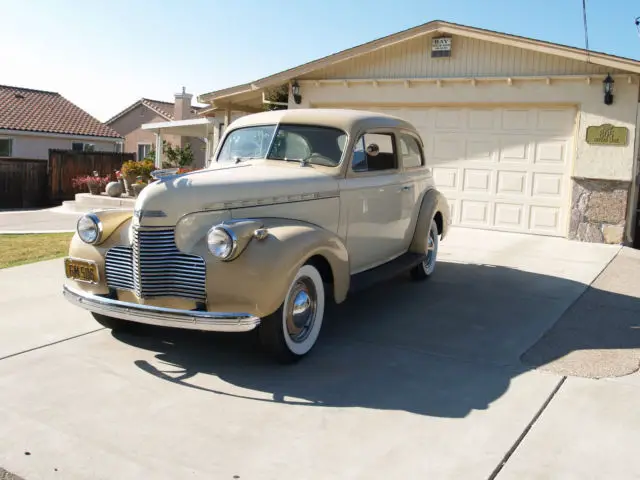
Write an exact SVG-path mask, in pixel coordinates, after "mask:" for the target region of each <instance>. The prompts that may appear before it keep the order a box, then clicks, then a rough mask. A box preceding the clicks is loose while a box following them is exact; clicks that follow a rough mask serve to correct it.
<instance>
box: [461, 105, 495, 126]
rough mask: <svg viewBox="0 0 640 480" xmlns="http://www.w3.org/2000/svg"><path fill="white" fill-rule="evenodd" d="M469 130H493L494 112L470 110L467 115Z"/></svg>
mask: <svg viewBox="0 0 640 480" xmlns="http://www.w3.org/2000/svg"><path fill="white" fill-rule="evenodd" d="M468 118H469V130H471V131H474V130H494V129H495V128H496V126H495V110H490V109H487V110H483V109H477V110H470V111H469V114H468Z"/></svg>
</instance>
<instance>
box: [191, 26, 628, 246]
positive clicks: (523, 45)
mask: <svg viewBox="0 0 640 480" xmlns="http://www.w3.org/2000/svg"><path fill="white" fill-rule="evenodd" d="M609 74H610V77H608V75H609ZM639 74H640V62H638V61H636V60H632V59H627V58H621V57H616V56H613V55H607V54H603V53H597V52H586V51H585V50H583V49H579V48H572V47H568V46H564V45H558V44H553V43H549V42H544V41H539V40H534V39H530V38H523V37H518V36H514V35H508V34H505V33H499V32H494V31H488V30H483V29H479V28H472V27H468V26H464V25H457V24H452V23H447V22H442V21H433V22H430V23H426V24H423V25H420V26H417V27H415V28H411V29H409V30H405V31H401V32H399V33H396V34H393V35H389V36H387V37H384V38H380V39H377V40H374V41H372V42H369V43H366V44H363V45H360V46H356V47H353V48H350V49H348V50H344V51H342V52H339V53H336V54H333V55H330V56H327V57H324V58H321V59H319V60H315V61H312V62H309V63H306V64H304V65H301V66H298V67H295V68H291V69H289V70H286V71H284V72H280V73H276V74H274V75H272V76H269V77H265V78H262V79H258V80H255V81H253V82H250V83H247V84H243V85H238V86H235V87H231V88H226V89H224V90H220V91H214V92H210V93H207V94H204V95H200V96H199V97H198V101H200V102H202V103H207V104H209V107H208V108H207V110H205V111H203V112H202V115H206V116H216V117H226V118H230V116H231V114H232V112H246V113H249V112H254V111H257V110H259V109H260V108H262V107H263V100H264V97H263V95H264V93H265V91H266V90H268V89H270V88H274V87H278V86H281V85H287V84H288V85H289V92H290V93H289V101H288V108H303V107H307V108H317V107H337V108H355V109H365V110H374V111H378V112H386V113H390V114H393V115H396V116H399V117H402V118H405V119H407V120H409V121H411V122H412V123H413V124H415V125H416V127H417V128H418V129H419V130H420V132H421V134H422V136H423V139H424V142H425V145H424V155H425V158H426V162H427V164H428V165H430V166H431V167H432V171H433V175H434V178H435V182H436V184H437V186H438V187H439V188H440V189H441V190H442V191H443V192H444V193H445V194H446V196H447V198H448V200H449V202H450V205H451V210H452V223H453V224H454V225H460V226H465V227H471V228H481V229H491V230H502V231H508V232H518V233H530V234H539V235H549V236H559V237H568V238H572V239H579V240H583V241H589V242H606V243H621V242H624V243H627V244H629V243H631V241H632V237H633V235H634V230H635V222H634V218H635V208H636V205H637V200H636V199H637V182H636V181H635V179H636V175H637V172H638V165H637V158H638V142H637V132H638V129H637V125H638V101H639V85H640V77H639ZM608 79H613V80H614V81H615V83H614V84H613V97H610V96H605V93H604V88H603V87H604V86H605V85H607V84H606V83H603V82H604V81H605V80H608ZM294 93H295V94H296V95H294ZM607 124H609V125H613V126H614V127H616V130H612V129H610V128H609V127H606V126H605V127H602V128H601V126H602V125H607ZM346 158H349V157H348V156H347V157H346ZM371 204H375V200H374V199H371Z"/></svg>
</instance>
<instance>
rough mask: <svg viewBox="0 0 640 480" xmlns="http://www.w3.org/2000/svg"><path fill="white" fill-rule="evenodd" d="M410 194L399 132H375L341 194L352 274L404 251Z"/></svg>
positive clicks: (362, 144)
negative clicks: (399, 148) (405, 205)
mask: <svg viewBox="0 0 640 480" xmlns="http://www.w3.org/2000/svg"><path fill="white" fill-rule="evenodd" d="M411 191H412V186H411V183H410V182H409V181H407V179H406V177H405V176H404V175H403V173H402V172H401V169H400V164H399V162H398V154H397V147H396V139H395V135H394V133H393V132H391V131H378V130H376V131H371V132H365V133H364V134H363V135H361V136H359V137H358V139H357V140H356V143H355V145H354V148H353V152H352V155H351V161H350V165H349V168H348V171H347V174H346V177H345V179H344V180H343V181H342V184H341V193H340V196H341V201H342V202H344V207H345V214H346V216H347V231H346V238H347V249H348V251H349V261H350V265H351V273H352V274H354V273H358V272H361V271H363V270H367V269H370V268H373V267H376V266H378V265H381V264H383V263H385V262H387V261H389V260H391V259H393V258H395V257H397V256H399V255H401V254H402V253H403V252H404V251H405V248H404V239H405V236H406V229H407V225H406V222H407V221H408V220H405V218H404V208H403V202H404V200H403V199H404V198H406V196H407V195H411V194H412V193H410V192H411Z"/></svg>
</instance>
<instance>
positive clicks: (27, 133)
mask: <svg viewBox="0 0 640 480" xmlns="http://www.w3.org/2000/svg"><path fill="white" fill-rule="evenodd" d="M0 135H7V136H12V137H13V138H16V136H17V137H53V138H70V139H73V140H78V141H82V142H85V141H89V140H93V141H95V142H114V143H115V142H123V141H124V138H123V137H98V136H95V135H73V134H69V133H50V132H32V131H31V130H9V129H2V128H0Z"/></svg>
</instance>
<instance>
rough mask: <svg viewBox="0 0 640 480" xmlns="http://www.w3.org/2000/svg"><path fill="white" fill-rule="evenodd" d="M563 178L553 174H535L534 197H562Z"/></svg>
mask: <svg viewBox="0 0 640 480" xmlns="http://www.w3.org/2000/svg"><path fill="white" fill-rule="evenodd" d="M563 180H564V178H563V176H562V175H559V174H553V173H537V172H536V173H533V191H532V192H531V193H532V196H544V197H556V198H558V199H560V198H561V197H562V193H563V192H562V190H563V189H562V184H563Z"/></svg>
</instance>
